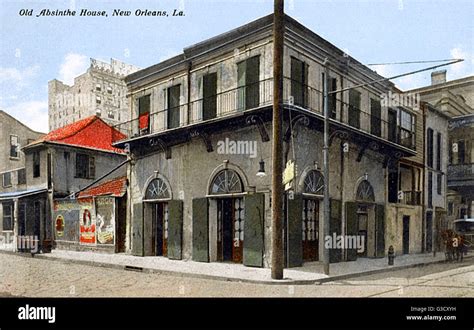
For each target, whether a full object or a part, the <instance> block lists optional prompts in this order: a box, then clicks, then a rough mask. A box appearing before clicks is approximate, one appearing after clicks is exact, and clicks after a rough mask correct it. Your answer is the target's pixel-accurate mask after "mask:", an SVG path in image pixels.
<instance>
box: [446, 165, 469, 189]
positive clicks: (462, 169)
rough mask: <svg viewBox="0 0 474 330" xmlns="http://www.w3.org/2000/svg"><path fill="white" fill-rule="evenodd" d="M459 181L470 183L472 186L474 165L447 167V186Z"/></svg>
mask: <svg viewBox="0 0 474 330" xmlns="http://www.w3.org/2000/svg"><path fill="white" fill-rule="evenodd" d="M460 181H472V183H473V184H474V163H470V164H455V165H454V164H450V165H448V186H451V185H456V184H457V183H458V182H460Z"/></svg>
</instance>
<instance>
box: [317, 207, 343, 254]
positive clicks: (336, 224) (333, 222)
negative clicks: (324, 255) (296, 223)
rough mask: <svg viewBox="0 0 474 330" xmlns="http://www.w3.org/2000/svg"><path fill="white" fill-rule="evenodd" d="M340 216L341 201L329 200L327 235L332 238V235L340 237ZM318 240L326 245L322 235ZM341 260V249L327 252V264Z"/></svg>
mask: <svg viewBox="0 0 474 330" xmlns="http://www.w3.org/2000/svg"><path fill="white" fill-rule="evenodd" d="M341 215H342V205H341V201H340V200H337V199H331V200H330V217H331V219H330V221H329V235H330V236H331V237H333V234H336V235H341ZM320 239H323V240H324V243H326V240H325V237H324V235H320ZM341 260H342V251H341V249H330V250H329V262H330V263H335V262H340V261H341Z"/></svg>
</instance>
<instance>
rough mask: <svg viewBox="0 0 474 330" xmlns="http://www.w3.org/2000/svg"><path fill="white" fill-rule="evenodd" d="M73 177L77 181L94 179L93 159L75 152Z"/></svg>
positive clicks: (88, 155) (85, 154)
mask: <svg viewBox="0 0 474 330" xmlns="http://www.w3.org/2000/svg"><path fill="white" fill-rule="evenodd" d="M81 158H82V159H81ZM80 162H82V164H80ZM80 165H82V166H80ZM74 177H75V178H77V179H94V178H95V157H94V156H91V155H90V154H87V153H81V152H77V153H76V157H75V171H74Z"/></svg>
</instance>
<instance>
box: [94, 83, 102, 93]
mask: <svg viewBox="0 0 474 330" xmlns="http://www.w3.org/2000/svg"><path fill="white" fill-rule="evenodd" d="M95 90H96V91H97V92H100V91H101V90H102V87H101V86H100V84H97V85H95Z"/></svg>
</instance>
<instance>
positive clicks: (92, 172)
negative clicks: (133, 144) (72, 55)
mask: <svg viewBox="0 0 474 330" xmlns="http://www.w3.org/2000/svg"><path fill="white" fill-rule="evenodd" d="M113 131H114V129H113V128H112V127H111V126H109V125H107V124H106V123H105V122H104V121H103V120H101V119H100V118H98V117H96V116H92V117H88V118H86V119H83V120H81V121H78V122H76V123H74V124H70V125H68V126H65V127H63V128H61V129H57V130H54V131H52V132H50V133H49V134H47V135H45V136H43V137H41V138H40V139H37V140H35V141H34V142H31V143H29V144H28V145H26V146H25V147H23V148H22V150H23V152H24V154H25V169H26V190H24V191H23V190H22V191H13V192H9V193H4V194H2V195H1V196H0V198H1V199H2V201H3V203H2V206H4V205H6V204H8V205H11V208H10V211H9V212H7V213H5V211H4V212H3V217H4V219H3V222H5V221H7V220H6V219H5V217H6V218H7V219H9V221H10V222H11V223H12V225H11V228H10V230H12V231H13V234H14V236H15V237H19V236H36V237H37V238H38V240H39V244H40V247H42V245H43V243H44V242H45V241H48V242H52V241H54V240H55V241H56V244H57V243H61V241H62V239H61V237H60V236H58V235H57V233H56V231H57V230H56V229H57V228H56V224H54V228H53V223H52V216H53V213H54V207H53V200H56V199H61V198H65V197H67V196H70V195H71V194H74V193H79V192H81V191H82V190H84V189H87V188H89V186H92V185H93V184H94V183H95V182H96V181H98V180H99V179H101V178H102V176H104V175H106V174H107V173H109V172H110V171H111V170H112V169H114V168H115V167H117V166H119V165H120V164H123V163H124V161H126V156H125V154H124V152H123V150H119V149H116V148H114V147H112V146H111V141H112V135H113V133H114V134H117V132H113ZM125 173H126V172H125V169H124V168H121V169H118V170H117V171H116V172H115V173H114V175H115V176H123V175H125ZM110 178H111V177H108V179H110ZM89 214H90V216H89V218H90V219H89V221H88V223H89V224H90V225H94V224H95V214H94V212H92V213H91V210H89ZM66 225H67V224H66ZM72 226H73V228H66V229H67V230H76V229H77V231H79V219H77V221H76V222H75V223H73V224H72ZM76 227H77V228H76ZM59 230H60V231H61V232H64V224H59ZM77 235H79V234H77ZM64 237H66V235H64ZM64 243H65V244H67V243H70V242H67V241H66V242H64ZM47 244H49V243H47ZM45 248H46V247H45Z"/></svg>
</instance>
